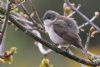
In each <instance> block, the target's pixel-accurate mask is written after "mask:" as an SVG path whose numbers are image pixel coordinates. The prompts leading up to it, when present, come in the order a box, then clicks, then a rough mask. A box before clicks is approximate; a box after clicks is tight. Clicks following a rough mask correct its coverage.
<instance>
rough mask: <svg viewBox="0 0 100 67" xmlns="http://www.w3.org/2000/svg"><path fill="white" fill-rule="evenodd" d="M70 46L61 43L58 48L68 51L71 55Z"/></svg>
mask: <svg viewBox="0 0 100 67" xmlns="http://www.w3.org/2000/svg"><path fill="white" fill-rule="evenodd" d="M70 46H71V45H67V46H62V45H59V46H58V48H60V49H62V50H64V51H66V52H68V53H70V54H71V55H73V53H72V51H71V50H70Z"/></svg>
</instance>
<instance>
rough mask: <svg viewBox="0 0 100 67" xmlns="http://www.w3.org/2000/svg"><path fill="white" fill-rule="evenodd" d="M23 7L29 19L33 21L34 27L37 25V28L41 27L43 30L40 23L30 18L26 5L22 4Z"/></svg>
mask: <svg viewBox="0 0 100 67" xmlns="http://www.w3.org/2000/svg"><path fill="white" fill-rule="evenodd" d="M21 6H22V8H23V10H24V11H25V13H26V14H27V15H28V17H29V18H30V19H31V21H32V22H33V23H34V24H33V25H35V26H37V27H39V28H40V29H42V28H41V26H39V25H38V23H37V22H36V21H35V20H34V19H33V18H31V17H30V14H29V13H28V11H27V9H26V8H25V6H24V4H21Z"/></svg>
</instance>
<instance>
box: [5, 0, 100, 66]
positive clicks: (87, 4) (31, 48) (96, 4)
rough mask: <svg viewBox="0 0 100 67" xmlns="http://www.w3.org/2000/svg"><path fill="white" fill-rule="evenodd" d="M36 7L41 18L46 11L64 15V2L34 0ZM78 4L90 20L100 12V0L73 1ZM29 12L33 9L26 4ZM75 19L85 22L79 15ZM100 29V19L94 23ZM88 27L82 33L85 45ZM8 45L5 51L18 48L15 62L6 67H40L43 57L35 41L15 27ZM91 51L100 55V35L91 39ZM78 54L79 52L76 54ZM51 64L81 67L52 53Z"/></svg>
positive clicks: (9, 35) (11, 30) (7, 42)
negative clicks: (95, 13)
mask: <svg viewBox="0 0 100 67" xmlns="http://www.w3.org/2000/svg"><path fill="white" fill-rule="evenodd" d="M32 1H33V4H34V5H35V7H36V9H37V11H38V13H39V15H40V17H42V16H43V14H44V12H45V11H46V10H54V11H57V12H59V13H60V14H63V8H62V5H63V0H32ZM71 2H75V3H76V5H77V4H81V5H82V7H81V8H80V11H81V12H83V13H84V14H85V15H86V16H87V17H88V18H91V17H92V16H93V15H94V12H95V11H99V10H100V0H71ZM25 5H26V7H27V8H28V10H29V11H30V12H31V11H32V8H31V7H30V5H29V3H26V4H25ZM74 17H75V19H76V20H77V21H78V24H79V25H80V24H82V22H85V21H84V20H83V19H82V18H81V17H80V16H79V15H74ZM94 22H95V23H96V24H97V25H98V26H99V27H100V23H99V22H100V17H98V18H97V19H96V20H95V21H94ZM89 26H90V25H88V26H87V27H86V31H85V32H82V33H81V34H80V35H81V38H82V40H83V43H84V42H85V40H86V32H87V31H88V30H89ZM6 36H7V37H6V44H5V50H9V49H10V48H11V47H13V46H14V47H17V48H18V51H17V54H16V55H15V56H14V62H13V63H12V64H10V65H8V64H5V65H4V67H39V64H40V62H41V60H42V59H43V55H42V54H41V53H40V52H39V50H38V49H37V47H36V46H35V45H34V39H33V38H32V37H30V36H28V35H26V34H25V33H24V32H23V31H21V30H19V31H15V27H14V26H9V27H8V31H7V35H6ZM89 46H90V47H89V50H90V51H92V52H94V53H96V54H100V35H96V37H95V38H92V39H91V43H90V45H89ZM76 53H77V52H76ZM48 58H49V59H50V62H51V63H52V64H53V65H54V67H73V64H74V67H80V64H79V63H76V62H74V61H72V60H70V59H68V58H65V57H63V56H62V55H59V54H57V53H55V52H52V53H50V54H49V55H48Z"/></svg>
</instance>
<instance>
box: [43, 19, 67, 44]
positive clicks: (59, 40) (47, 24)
mask: <svg viewBox="0 0 100 67" xmlns="http://www.w3.org/2000/svg"><path fill="white" fill-rule="evenodd" d="M43 22H44V26H45V30H46V32H48V34H49V37H50V39H51V40H52V41H53V42H54V43H55V44H63V43H65V41H64V39H63V38H61V37H60V36H59V35H58V34H56V33H55V31H54V29H53V23H54V22H55V20H53V21H51V20H44V21H43Z"/></svg>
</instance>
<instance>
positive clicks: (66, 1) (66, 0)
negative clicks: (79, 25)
mask: <svg viewBox="0 0 100 67" xmlns="http://www.w3.org/2000/svg"><path fill="white" fill-rule="evenodd" d="M64 1H65V3H66V4H68V5H69V7H71V8H72V10H74V11H76V12H77V13H78V14H79V15H80V16H81V17H82V18H83V19H85V20H86V21H87V22H88V23H89V24H90V25H92V26H93V27H95V28H96V29H97V30H98V31H100V28H99V27H98V26H97V25H95V24H94V23H93V22H91V21H90V20H89V19H88V18H87V17H86V16H85V15H84V14H83V13H81V12H80V11H79V10H77V9H76V8H75V7H73V6H72V5H71V3H70V1H69V0H64Z"/></svg>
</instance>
